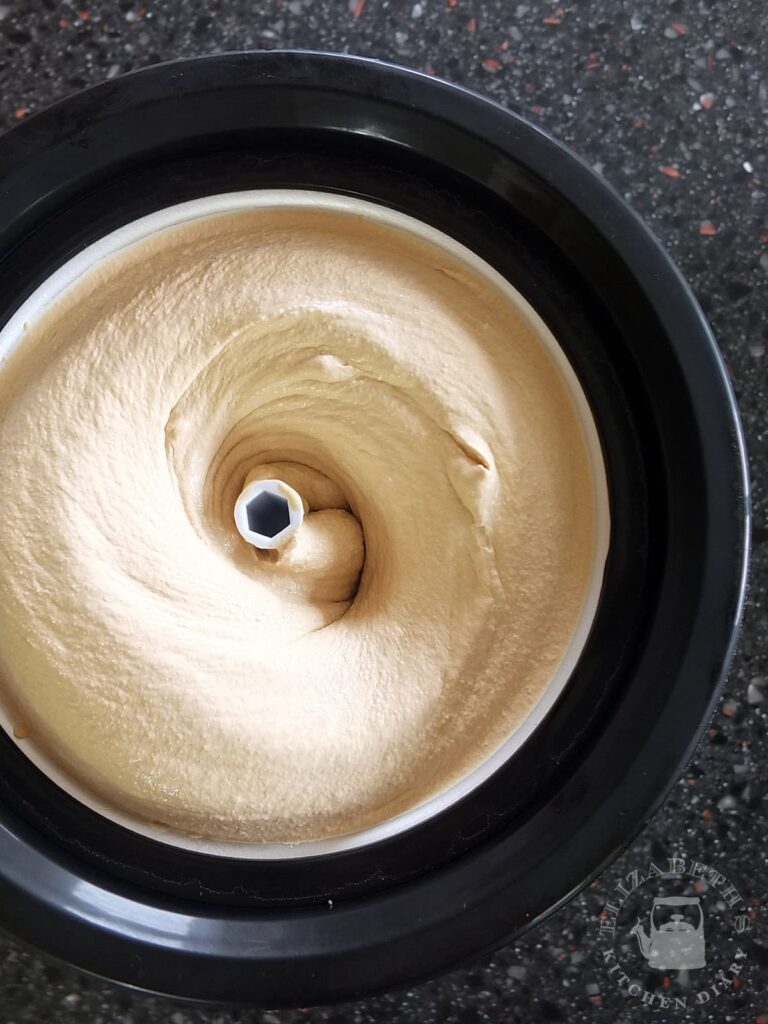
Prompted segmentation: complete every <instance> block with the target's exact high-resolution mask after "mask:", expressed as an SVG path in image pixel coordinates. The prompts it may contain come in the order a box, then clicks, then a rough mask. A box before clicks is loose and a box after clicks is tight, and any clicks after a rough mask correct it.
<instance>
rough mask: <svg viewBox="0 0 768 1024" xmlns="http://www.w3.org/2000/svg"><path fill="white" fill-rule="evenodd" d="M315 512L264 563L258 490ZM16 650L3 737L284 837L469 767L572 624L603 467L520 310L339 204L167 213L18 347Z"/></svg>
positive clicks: (527, 705) (6, 597) (239, 834)
mask: <svg viewBox="0 0 768 1024" xmlns="http://www.w3.org/2000/svg"><path fill="white" fill-rule="evenodd" d="M259 477H261V478H266V477H272V478H275V477H277V478H279V479H282V480H284V481H285V482H286V483H288V484H290V485H291V486H292V487H294V488H295V489H296V490H297V491H298V492H299V493H300V494H301V496H302V498H303V499H304V501H305V502H306V504H307V506H308V508H309V512H308V514H307V515H306V517H305V520H304V523H303V524H302V526H301V528H300V529H299V531H298V533H297V534H296V536H295V538H294V539H293V540H292V541H290V542H289V544H288V546H287V548H286V549H285V550H284V551H283V552H282V553H281V554H280V555H279V556H277V557H275V554H274V553H272V552H257V551H256V550H255V549H254V548H252V547H250V546H249V545H248V544H246V543H245V542H244V541H243V540H242V539H241V537H240V536H239V534H238V533H237V530H236V528H235V524H234V521H233V509H234V504H235V501H236V499H237V496H238V494H239V492H240V490H241V489H242V487H243V485H244V483H245V482H246V481H248V480H251V479H256V478H259ZM0 479H2V480H3V493H4V500H3V523H2V529H0V658H1V659H2V661H1V663H0V673H1V677H2V693H3V698H4V703H5V705H6V708H7V709H9V712H10V714H11V715H12V717H13V720H14V721H15V722H16V723H17V731H18V732H19V734H20V735H22V736H24V737H26V738H25V739H24V740H23V742H25V743H34V744H36V745H37V746H38V747H40V748H41V749H43V750H45V751H47V753H48V755H49V756H50V757H52V758H53V759H54V760H55V761H56V763H57V764H58V765H59V766H60V767H61V768H62V769H63V770H64V771H65V772H67V773H70V774H71V775H72V776H74V777H75V778H77V779H78V780H80V781H81V782H82V783H84V784H85V785H86V786H87V787H89V789H91V790H92V791H93V792H94V793H96V794H98V795H99V796H100V797H101V798H102V799H105V800H106V801H107V802H108V803H110V804H112V805H114V806H115V807H117V808H119V809H120V810H122V811H126V812H128V813H131V814H135V815H138V816H140V817H141V818H144V819H146V820H150V821H156V822H160V823H163V824H167V825H169V826H171V827H172V828H175V829H178V830H181V831H183V832H185V833H188V834H192V835H200V836H205V837H211V838H218V839H231V840H247V841H250V840H256V841H279V842H283V841H288V842H291V841H297V840H302V839H311V838H318V837H323V836H329V835H336V834H340V833H347V832H350V831H353V830H356V829H360V828H364V827H366V826H368V825H371V824H374V823H376V822H379V821H381V820H383V819H385V818H387V817H389V816H391V815H393V814H396V813H398V812H400V811H402V810H404V809H406V808H409V807H412V806H414V805H416V804H418V803H419V802H421V801H423V800H425V799H427V798H428V797H430V796H431V795H432V794H434V793H436V792H438V791H439V790H441V789H443V788H444V787H445V786H446V785H448V784H449V783H451V782H452V781H454V780H455V779H457V778H458V777H460V776H461V775H463V774H464V773H466V772H467V771H468V770H470V769H472V768H474V767H476V766H477V765H478V764H479V763H480V762H481V761H482V760H483V759H484V758H485V757H486V756H487V755H488V754H489V753H491V752H492V751H493V750H494V749H495V748H496V747H498V745H499V743H500V742H501V741H502V740H503V739H504V738H505V737H506V736H507V735H508V734H509V733H510V731H511V730H512V729H513V728H514V727H515V726H516V725H518V724H519V723H520V722H521V721H522V720H523V719H524V718H525V716H526V715H527V713H528V712H529V711H530V710H531V708H532V707H533V706H534V705H535V703H536V701H537V700H538V698H539V697H540V695H541V693H542V691H543V689H544V688H545V687H546V685H547V683H548V682H549V680H550V678H551V676H552V674H553V672H554V671H555V669H556V668H557V666H558V664H559V663H560V661H561V659H562V657H563V653H564V651H565V650H566V647H567V646H568V643H569V641H570V640H571V637H572V635H573V632H574V628H575V626H576V623H577V621H578V619H579V616H580V612H581V610H582V605H583V601H584V595H585V591H586V588H587V585H588V581H589V577H590V571H591V569H592V563H593V553H594V515H595V509H594V497H593V481H592V478H591V470H590V464H589V458H588V455H587V449H586V446H585V442H584V439H583V433H582V429H581V426H580V423H579V419H578V416H577V414H576V412H575V411H574V407H573V403H572V401H571V399H570V397H569V396H568V394H567V392H566V390H565V387H564V385H563V384H562V382H561V378H560V375H559V371H558V369H557V368H556V367H555V365H554V363H553V362H552V360H551V358H550V356H549V355H548V354H547V353H546V351H545V350H544V348H543V347H542V345H541V342H540V339H538V338H537V337H536V335H535V333H534V331H533V330H532V328H531V327H530V326H529V325H528V323H527V321H526V320H525V319H524V317H523V316H522V315H521V314H520V313H518V312H517V311H516V309H515V308H514V307H513V305H512V304H511V303H510V302H509V301H508V299H507V298H506V297H505V296H503V295H502V294H501V293H500V292H498V291H497V290H496V289H495V288H494V287H493V286H492V285H491V284H490V283H489V282H488V281H487V280H486V279H484V278H482V277H480V276H479V275H477V274H476V273H475V272H474V271H470V270H468V269H467V268H466V267H465V266H464V265H463V264H461V263H460V262H459V261H458V260H456V259H455V258H454V257H452V256H449V255H447V254H446V253H445V252H443V251H441V250H440V249H438V248H437V247H435V246H432V245H430V244H428V243H426V242H424V241H422V240H418V239H415V238H412V237H409V236H407V235H406V234H405V233H403V232H400V231H397V230H395V229H393V228H389V227H385V226H383V225H377V224H374V223H372V222H370V221H369V220H367V219H366V218H363V217H359V216H353V215H351V214H348V213H339V212H328V211H325V212H322V211H317V212H310V211H307V210H300V211H292V210H289V209H284V210H272V211H269V210H261V211H253V212H245V213H238V214H229V215H220V216H216V217H211V218H209V219H206V220H201V221H198V222H195V223H191V224H188V225H186V226H184V227H180V228H172V229H168V230H166V231H164V232H162V233H161V234H159V235H157V236H156V237H154V238H152V239H150V240H148V241H145V242H142V243H139V244H137V245H134V246H132V247H131V248H130V249H128V250H126V251H125V252H124V253H122V254H120V255H118V256H116V257H113V258H112V259H110V260H109V261H107V262H106V263H105V264H104V265H103V266H102V267H100V268H99V269H97V270H94V271H91V272H90V273H88V274H87V275H86V277H85V278H83V279H82V280H81V281H80V282H79V283H78V284H77V285H76V286H74V287H73V288H70V289H69V290H68V291H67V292H66V294H65V295H63V296H62V297H61V298H59V299H58V300H57V301H56V303H55V304H54V305H53V307H52V308H51V309H50V310H49V311H48V312H47V313H46V314H45V315H44V316H43V317H42V318H41V319H40V320H39V321H38V322H36V323H35V324H33V325H32V326H31V327H30V329H29V330H28V331H27V332H26V336H25V338H24V340H23V341H22V343H21V344H20V345H19V346H18V347H17V349H16V350H15V352H14V353H13V354H12V355H11V356H10V358H9V359H8V360H7V362H6V363H5V365H4V367H3V369H2V372H1V373H0Z"/></svg>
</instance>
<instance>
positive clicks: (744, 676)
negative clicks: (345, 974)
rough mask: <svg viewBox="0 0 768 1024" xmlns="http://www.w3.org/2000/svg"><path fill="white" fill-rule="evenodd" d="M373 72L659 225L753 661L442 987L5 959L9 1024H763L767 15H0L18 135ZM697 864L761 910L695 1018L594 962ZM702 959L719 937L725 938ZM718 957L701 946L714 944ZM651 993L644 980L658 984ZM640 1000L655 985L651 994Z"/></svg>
mask: <svg viewBox="0 0 768 1024" xmlns="http://www.w3.org/2000/svg"><path fill="white" fill-rule="evenodd" d="M272 47H303V48H315V49H324V50H336V51H342V52H352V53H359V54H366V55H371V56H375V57H381V58H385V59H388V60H393V61H396V62H398V63H402V64H407V65H410V66H413V67H416V68H420V69H422V70H426V71H427V72H429V73H435V74H438V75H441V76H443V77H445V78H448V79H450V80H453V81H455V82H459V83H462V84H465V85H468V86H471V87H473V88H475V89H477V90H479V91H481V92H484V93H486V94H488V95H490V96H492V97H494V98H495V99H497V100H498V101H500V102H501V103H504V104H506V105H508V106H510V107H512V108H514V109H516V110H519V111H521V112H523V113H524V114H525V115H526V116H528V117H529V118H531V119H532V120H534V121H537V122H538V123H539V124H541V125H543V126H544V127H545V128H547V129H549V130H550V131H551V132H553V133H554V134H555V135H557V136H559V137H560V138H561V139H562V140H564V141H565V142H566V143H568V144H569V145H571V146H572V147H573V148H574V149H575V150H576V151H577V152H578V153H580V154H581V155H582V156H583V157H584V158H585V159H586V160H587V161H588V162H589V163H590V164H591V165H592V166H593V167H594V168H595V169H596V170H597V171H598V172H599V173H600V174H603V175H604V176H605V177H606V178H607V179H608V180H609V181H610V182H611V183H612V184H613V185H614V186H615V187H616V188H617V189H618V191H619V192H620V193H621V194H622V195H624V196H625V197H626V199H627V200H628V201H629V202H630V203H631V204H632V205H633V206H634V208H635V209H636V210H637V211H638V212H639V213H640V214H641V215H642V216H643V217H644V218H645V219H646V221H648V223H649V224H650V225H651V226H652V227H653V229H654V230H655V231H656V233H657V234H658V236H659V237H660V238H661V240H662V241H663V242H664V243H665V244H666V246H667V247H668V248H669V250H670V252H671V253H672V255H673V257H674V258H675V259H676V260H677V262H678V263H679V265H680V267H681V268H682V270H683V272H684V273H685V274H686V275H687V277H688V279H689V280H690V282H691V283H692V285H693V287H694V289H695V291H696V294H697V295H698V297H699V300H700V301H701V303H702V305H703V307H704V309H705V311H706V312H707V314H708V316H709V317H710V319H711V322H712V324H713V326H714V329H715V332H716V334H717V336H718V338H719V341H720V344H721V347H722V349H723V352H724V355H725V359H726V362H727V365H728V369H729V372H730V374H731V377H732V379H733V383H734V387H735V390H736V394H737V397H738V399H739V402H740V406H741V411H742V416H743V421H744V427H745V431H746V435H747V443H748V447H749V451H750V458H751V467H752V477H753V487H754V517H755V529H754V555H753V562H752V576H751V580H752V582H751V590H750V595H749V604H748V608H747V614H746V620H745V623H744V628H743V632H742V636H741V642H740V645H739V650H738V653H737V657H736V660H735V663H734V665H733V669H732V671H731V674H730V678H729V680H728V683H727V685H726V689H725V694H724V698H723V701H722V702H721V704H720V707H719V709H718V711H717V712H716V714H715V716H714V719H713V721H712V723H711V727H710V729H709V731H708V734H707V735H706V736H705V738H704V740H703V741H702V743H701V745H700V747H699V749H698V751H697V753H696V756H695V758H694V760H693V762H692V763H691V765H690V766H689V767H688V770H687V771H686V772H685V773H684V776H683V777H682V778H681V779H680V780H679V782H678V784H677V785H676V787H675V788H674V790H673V792H672V794H671V796H670V797H669V799H668V800H667V802H666V804H665V805H664V807H663V808H662V810H661V811H660V812H659V813H658V814H657V815H656V817H655V818H654V819H653V821H651V823H650V824H649V825H648V826H647V827H646V828H645V830H644V831H643V833H642V834H641V835H640V836H639V837H638V838H637V840H636V841H635V843H634V844H633V845H632V847H631V848H630V850H629V851H628V852H627V853H626V854H625V856H624V857H622V858H621V860H620V861H619V862H618V863H617V864H615V865H613V866H612V867H611V868H609V869H608V871H607V872H606V873H605V874H604V876H603V877H602V878H601V879H599V880H598V882H596V883H595V884H594V885H593V887H592V888H590V889H588V890H587V892H586V894H585V895H583V896H581V897H578V898H577V899H575V900H574V901H573V902H572V903H570V904H569V905H568V906H567V907H566V908H565V909H563V910H561V911H560V912H559V913H557V914H556V915H554V916H553V917H552V918H551V919H550V920H549V921H548V922H547V923H546V924H545V925H544V926H542V927H539V928H538V929H536V930H534V931H532V932H530V933H529V934H528V935H527V936H525V937H524V938H523V939H522V940H521V941H519V942H517V943H516V944H514V945H512V946H509V947H507V948H505V949H503V950H500V951H499V952H498V953H496V954H494V955H493V956H486V957H485V958H483V959H481V960H480V961H479V962H477V963H476V964H474V965H471V966H469V967H467V968H465V969H463V970H459V971H456V972H454V973H452V974H450V975H447V976H445V977H442V978H439V979H437V980H434V981H431V982H429V983H426V984H422V985H419V986H417V987H414V988H412V989H409V990H407V991H400V992H395V993H392V994H390V995H385V996H381V997H378V998H373V999H367V1000H363V1001H360V1002H357V1003H353V1004H346V1005H343V1006H336V1007H329V1008H322V1009H303V1010H295V1011H272V1012H266V1011H256V1010H245V1009H238V1010H229V1009H225V1008H220V1007H213V1008H206V1007H200V1006H196V1005H194V1006H193V1005H185V1004H181V1003H174V1002H171V1001H168V1000H164V999H159V998H153V997H149V996H145V995H143V994H141V993H133V992H131V991H128V990H123V989H119V988H117V987H115V986H113V985H111V984H108V983H106V982H102V981H100V980H96V979H94V978H90V977H84V976H82V975H81V974H79V973H77V972H76V971H74V970H72V969H70V968H68V967H65V966H63V965H60V964H54V963H53V962H51V961H49V960H47V959H45V958H43V957H41V956H39V955H38V954H37V953H35V952H31V951H29V950H27V949H25V948H22V947H21V946H19V945H18V944H17V943H16V942H15V941H13V940H11V939H5V938H3V939H0V1020H1V1021H3V1022H9V1024H10V1022H17V1021H27V1020H34V1021H46V1020H55V1021H60V1022H62V1024H75V1022H88V1024H99V1022H107V1021H109V1022H112V1021H114V1022H122V1024H137V1022H142V1021H148V1022H155V1021H170V1022H171V1024H188V1022H190V1024H191V1022H202V1021H209V1022H211V1024H214V1022H215V1024H230V1022H233V1021H254V1022H255V1021H262V1022H264V1024H278V1022H306V1024H314V1022H320V1021H325V1022H328V1024H365V1022H369V1021H389V1022H393V1024H396V1022H406V1021H408V1022H410V1021H417V1022H419V1024H433V1022H434V1024H438V1022H439V1024H459V1022H460V1024H473V1022H475V1021H493V1022H505V1024H507V1022H508V1024H513V1022H518V1021H519V1022H534V1021H568V1022H569V1024H576V1022H585V1021H589V1022H593V1021H608V1022H622V1024H624V1022H639V1021H643V1020H650V1019H653V1020H655V1021H660V1020H663V1021H665V1022H666V1021H668V1020H670V1021H671V1020H711V1021H718V1022H720V1021H739V1022H754V1024H768V929H766V923H765V920H764V917H765V903H766V900H767V899H768V842H766V839H767V837H768V827H767V825H766V800H765V790H766V786H765V780H766V778H767V777H768V757H767V756H766V755H767V753H768V740H767V739H766V723H767V722H768V714H767V712H768V660H767V658H766V655H767V653H768V593H767V586H768V571H767V570H768V494H767V493H766V488H767V485H768V419H767V417H766V409H768V355H766V349H768V287H767V286H768V19H766V15H765V8H764V2H763V0H560V2H559V3H558V2H557V0H551V2H550V0H524V2H519V3H517V2H514V0H510V2H507V0H486V2H484V3H480V2H474V0H417V2H413V0H407V2H401V0H283V2H280V0H268V2H263V3H253V2H252V0H231V2H224V0H185V2H182V0H112V2H109V0H104V2H102V0H98V2H95V3H90V4H89V3H88V0H77V2H74V3H73V2H72V0H63V2H60V0H0V97H2V104H1V105H0V119H2V123H3V125H4V126H5V127H12V126H13V125H14V124H15V123H16V122H17V121H18V120H20V119H22V118H24V117H26V116H28V115H29V114H31V113H34V112H35V111H36V110H39V109H40V108H41V107H43V106H45V105H47V104H49V103H50V102H51V101H53V100H55V99H58V98H60V97H62V96H64V95H66V94H67V93H69V92H71V91H73V90H75V89H78V88H80V87H82V86H85V85H89V84H91V83H94V82H98V81H100V80H101V79H103V78H107V77H113V76H115V75H117V74H120V73H122V72H124V71H128V70H130V69H133V68H137V67H141V66H143V65H146V64H150V63H153V62H157V61H161V60H169V59H173V58H177V57H186V56H191V55H196V54H203V53H212V52H217V51H222V50H234V49H249V48H272ZM672 855H677V856H681V857H689V858H696V859H697V860H699V861H702V862H705V863H707V864H710V865H712V866H714V867H716V868H717V869H718V870H720V871H721V872H722V873H723V874H726V875H727V876H728V877H729V878H730V879H732V880H733V882H734V883H735V884H738V886H739V887H740V889H742V890H743V892H744V893H745V895H746V896H747V898H748V899H749V902H750V905H751V907H752V909H753V910H755V911H759V909H760V907H761V905H762V908H763V913H762V916H761V915H760V914H759V913H758V915H757V917H756V920H755V921H754V922H753V927H752V930H751V931H750V933H749V936H748V937H746V938H745V943H746V945H745V948H746V949H747V951H748V966H747V968H746V969H745V971H744V972H743V974H742V976H741V983H740V985H739V986H738V988H735V987H734V988H732V989H731V990H729V991H728V992H727V993H724V994H721V995H719V996H718V997H717V998H716V999H715V998H713V999H711V1000H710V1001H709V1002H708V1003H704V1004H703V1005H701V1006H699V1005H698V1004H696V1008H695V1009H692V1010H685V1011H683V1010H679V1009H678V1010H674V1009H671V1010H668V1011H666V1010H662V1009H659V1008H658V1007H657V1008H651V1007H650V1006H648V1005H643V1004H642V1002H641V1001H640V1000H638V999H637V998H635V999H629V998H627V997H626V996H625V995H623V994H622V993H621V992H620V991H619V989H618V986H617V985H616V983H615V982H614V979H613V978H612V977H611V976H610V975H609V973H608V972H607V971H606V969H605V966H604V964H603V963H602V962H601V959H600V955H599V952H598V949H597V927H598V918H597V915H598V913H599V911H600V908H601V907H602V905H603V904H604V903H605V900H606V894H607V892H608V890H609V889H610V888H611V886H612V885H613V884H614V883H615V881H617V880H618V879H619V878H620V877H621V876H622V875H623V874H624V873H626V872H628V871H630V870H632V869H633V868H635V867H637V866H639V865H642V864H643V863H645V862H647V861H648V859H649V858H650V857H654V858H663V857H668V856H672ZM712 943H713V945H712V946H711V948H712V949H715V948H716V943H717V938H716V936H713V938H712ZM708 948H710V947H708ZM650 973H651V972H650V971H649V972H648V974H650ZM645 983H646V985H647V986H648V990H651V987H652V986H658V985H660V984H661V985H663V984H664V983H663V982H661V981H660V980H659V976H658V973H657V974H656V976H655V979H654V978H646V979H645Z"/></svg>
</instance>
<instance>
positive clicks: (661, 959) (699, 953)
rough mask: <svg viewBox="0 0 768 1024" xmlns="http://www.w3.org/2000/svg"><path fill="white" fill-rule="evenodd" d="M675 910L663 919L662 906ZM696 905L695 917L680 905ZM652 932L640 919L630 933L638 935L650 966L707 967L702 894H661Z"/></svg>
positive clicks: (652, 916) (653, 911) (652, 917)
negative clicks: (689, 915)
mask: <svg viewBox="0 0 768 1024" xmlns="http://www.w3.org/2000/svg"><path fill="white" fill-rule="evenodd" d="M665 907H669V908H671V909H672V912H671V914H670V915H669V919H668V920H663V918H664V916H665V915H664V912H663V910H662V909H660V908H665ZM683 907H691V908H694V910H693V915H694V920H693V921H691V920H689V919H688V918H687V917H686V914H685V912H681V910H680V909H678V908H683ZM649 924H650V928H651V934H650V935H648V933H647V932H646V930H645V928H644V927H643V925H642V923H641V921H640V919H639V918H638V919H637V924H635V926H634V927H633V928H632V929H631V931H630V935H634V936H635V937H636V938H637V943H638V945H639V947H640V952H641V953H642V955H643V956H644V957H645V959H646V960H647V961H648V964H649V966H650V967H655V968H656V970H659V971H684V970H689V971H691V970H696V969H697V968H699V967H705V966H706V962H707V961H706V959H705V944H704V912H703V910H702V909H701V901H700V900H699V898H698V896H658V897H657V898H656V899H655V900H654V901H653V907H652V908H651V913H650V921H649Z"/></svg>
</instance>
